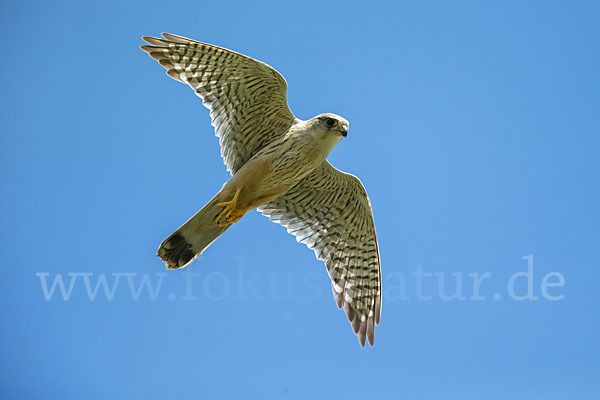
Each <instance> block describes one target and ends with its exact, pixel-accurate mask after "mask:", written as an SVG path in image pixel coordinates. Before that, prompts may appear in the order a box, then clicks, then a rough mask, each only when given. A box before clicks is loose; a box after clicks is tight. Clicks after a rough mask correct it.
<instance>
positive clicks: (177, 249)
mask: <svg viewBox="0 0 600 400" xmlns="http://www.w3.org/2000/svg"><path fill="white" fill-rule="evenodd" d="M157 255H158V257H160V259H161V260H163V261H164V262H165V264H166V266H167V268H168V269H177V268H183V267H185V266H186V265H188V264H189V263H190V262H192V261H193V260H194V258H196V253H195V252H194V250H193V249H192V245H191V244H189V243H188V242H187V241H186V240H185V238H184V237H183V236H182V235H181V234H179V233H174V234H172V235H171V236H169V237H168V238H166V239H165V241H164V242H162V244H161V245H160V247H159V248H158V253H157Z"/></svg>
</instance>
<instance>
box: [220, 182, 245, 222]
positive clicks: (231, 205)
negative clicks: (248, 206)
mask: <svg viewBox="0 0 600 400" xmlns="http://www.w3.org/2000/svg"><path fill="white" fill-rule="evenodd" d="M241 191H242V188H238V190H237V191H236V192H235V195H234V196H233V199H231V200H229V201H224V202H222V203H217V206H218V207H223V210H222V211H221V213H220V214H219V215H218V216H217V218H216V219H215V222H216V223H217V225H218V226H221V227H222V226H227V225H230V224H235V223H236V222H238V221H239V220H240V219H241V218H242V217H243V216H244V214H246V211H247V210H246V211H245V210H238V209H237V208H236V207H237V202H238V198H239V197H240V193H241Z"/></svg>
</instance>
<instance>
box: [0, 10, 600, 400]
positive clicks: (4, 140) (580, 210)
mask: <svg viewBox="0 0 600 400" xmlns="http://www.w3.org/2000/svg"><path fill="white" fill-rule="evenodd" d="M1 10H2V12H0V21H1V22H2V26H3V28H4V32H5V33H4V42H3V60H4V62H3V63H2V66H1V67H0V68H1V71H2V74H1V78H0V79H1V80H2V94H1V96H0V99H1V108H0V116H1V118H2V126H3V129H2V135H1V139H0V140H1V146H0V149H1V150H0V152H1V157H0V163H1V168H0V171H1V172H0V173H1V177H2V182H3V185H2V207H1V209H2V211H1V212H0V218H1V224H0V229H1V235H2V236H1V238H2V242H1V243H2V250H3V259H2V263H3V271H4V276H3V278H2V279H1V280H0V305H1V307H0V318H1V321H2V327H3V329H2V330H1V331H0V343H1V344H0V346H1V347H0V351H1V354H2V357H0V394H1V395H2V397H3V398H15V399H16V398H42V397H43V398H82V397H84V398H88V399H104V398H123V399H131V398H146V399H161V398H170V399H172V398H210V399H221V398H267V399H268V398H274V399H281V398H288V399H306V398H315V399H321V398H348V399H358V398H366V397H367V396H368V397H369V398H381V399H440V398H445V399H482V398H483V399H507V398H510V399H532V398H544V399H559V398H577V399H595V398H598V397H599V396H600V384H599V383H598V379H597V377H598V376H599V374H600V362H599V361H600V360H599V356H598V355H599V354H600V346H599V344H598V343H599V342H598V337H600V332H599V330H600V329H599V324H598V306H599V305H600V304H599V301H598V295H597V293H598V284H599V278H600V272H599V268H598V267H599V265H598V264H599V262H598V260H599V259H600V251H599V248H600V247H599V243H600V234H599V230H598V226H599V223H600V218H599V217H600V212H599V210H598V204H600V196H599V193H600V190H599V184H598V182H600V176H599V175H600V165H599V157H598V149H599V147H600V139H599V135H598V134H599V132H600V129H599V128H600V113H599V110H600V95H599V93H600V81H599V79H598V71H600V56H599V55H598V54H599V53H598V51H597V48H598V39H599V38H600V28H599V26H598V20H599V19H600V7H599V6H598V3H596V2H593V1H587V2H584V1H581V2H580V1H577V2H554V1H528V2H517V1H512V2H491V1H488V2H481V1H460V2H448V1H427V2H404V1H401V2H381V1H370V2H366V1H361V2H348V1H344V2H327V1H318V2H275V1H273V2H262V3H253V2H197V1H179V2H177V3H176V4H175V5H168V4H167V3H165V2H157V1H149V0H147V1H143V2H141V1H140V2H134V1H131V2H117V1H103V2H94V3H89V2H80V1H77V2H76V1H73V2H64V1H56V2H31V1H22V2H19V3H15V2H13V3H3V4H2V6H1ZM163 31H165V32H171V33H175V34H180V35H183V36H188V37H192V38H194V39H197V40H200V41H205V42H208V43H213V44H216V45H220V46H223V47H227V48H231V49H233V50H236V51H238V52H241V53H244V54H247V55H249V56H252V57H255V58H257V59H260V60H262V61H265V62H267V63H268V64H270V65H272V66H273V67H275V68H276V69H277V70H279V71H280V72H281V73H282V74H283V75H284V76H285V77H286V79H287V81H288V89H289V92H288V101H289V104H290V108H291V109H292V110H293V112H294V113H295V114H296V116H298V117H299V118H303V119H307V118H310V117H312V116H314V115H316V114H318V113H321V112H335V113H337V114H340V115H342V116H344V117H345V118H346V119H348V120H349V121H350V132H349V135H348V138H347V139H346V140H344V141H342V143H340V144H339V145H338V146H337V147H336V148H335V149H334V151H333V152H332V154H331V155H330V157H329V160H330V161H331V162H332V163H333V164H334V165H335V166H337V167H338V168H340V169H342V170H344V171H348V172H351V173H353V174H355V175H357V176H359V177H360V178H361V179H362V181H363V183H364V184H365V186H366V188H367V191H368V193H369V195H370V197H371V201H372V203H373V207H374V212H375V222H376V226H377V231H378V236H379V243H380V250H381V260H382V271H383V277H384V282H383V289H384V299H383V313H382V321H381V325H380V326H379V327H378V328H377V329H376V333H375V347H374V348H372V349H371V348H367V349H362V348H361V347H360V346H359V344H358V342H357V340H356V338H355V336H354V335H353V334H352V332H351V329H350V326H349V324H348V322H347V321H346V317H345V316H344V314H343V313H342V312H340V311H338V310H337V308H336V307H335V304H334V301H333V298H332V295H331V292H330V283H329V280H328V279H329V278H328V276H327V274H326V271H325V268H324V267H323V265H322V264H321V263H320V262H318V261H317V260H315V258H314V256H313V254H312V252H311V251H310V250H308V249H306V248H305V247H304V246H301V245H299V244H297V243H296V242H295V240H294V238H293V237H292V236H291V235H288V234H287V233H286V232H285V230H284V229H283V228H281V227H279V226H277V225H275V224H272V223H270V222H268V221H267V220H266V219H265V218H264V217H262V216H260V215H259V214H258V213H256V212H253V213H250V214H248V215H247V216H246V217H244V219H243V220H242V221H241V222H240V223H239V224H238V225H236V226H235V227H234V228H233V229H231V230H229V231H228V232H227V233H226V234H225V235H224V236H223V237H222V238H220V239H219V240H218V241H217V242H216V243H215V244H214V245H213V246H212V247H211V248H210V249H209V250H208V251H207V252H206V253H205V255H204V256H203V257H202V258H201V259H199V260H197V261H195V262H194V263H193V264H192V265H191V267H190V268H188V269H187V270H186V271H166V270H165V269H164V267H163V265H162V263H161V262H160V261H159V260H158V259H157V258H156V256H155V252H156V249H157V247H158V245H159V244H160V242H161V241H162V240H163V239H164V238H165V237H166V236H167V235H168V234H169V233H171V232H172V231H173V230H174V229H175V228H177V227H178V226H179V225H180V224H181V223H183V222H184V221H185V220H186V219H187V218H189V217H190V216H191V215H193V213H195V212H196V211H197V210H198V209H199V208H200V207H201V206H202V205H203V204H204V203H205V202H206V201H208V200H209V199H210V198H211V197H212V196H213V194H214V193H215V192H216V191H217V190H218V189H219V188H220V187H221V185H222V183H223V182H224V181H225V180H226V179H227V178H228V174H227V172H226V170H225V167H224V165H223V163H222V161H221V159H220V157H219V151H218V145H217V139H216V138H215V137H214V134H213V130H212V127H211V126H210V120H209V116H208V111H207V110H205V109H204V108H203V107H202V105H201V102H200V100H199V99H198V98H197V97H195V96H194V94H193V92H192V91H191V90H190V89H188V88H186V87H185V86H184V85H182V84H179V83H178V82H176V81H174V80H172V79H170V78H168V77H167V76H166V75H165V74H164V70H163V69H162V67H160V66H159V65H157V63H156V62H154V61H153V60H151V59H150V58H149V57H148V56H147V55H146V54H144V53H143V52H142V51H141V50H139V48H138V46H139V45H141V44H142V41H141V36H142V35H158V34H160V32H163ZM191 273H193V274H194V275H189V274H191ZM519 273H521V274H520V275H519ZM69 274H70V275H69ZM515 274H516V275H515ZM103 278H104V279H106V282H107V288H109V289H111V288H112V289H114V293H110V290H109V292H108V293H105V292H104V289H102V288H101V287H99V290H98V292H97V293H95V296H94V289H95V287H96V284H97V282H98V281H99V279H103ZM511 278H512V279H511ZM57 279H62V282H63V283H64V285H65V295H64V296H63V294H62V293H61V291H60V287H59V286H56V287H55V290H54V292H52V293H50V290H51V287H52V284H53V283H54V282H56V283H57V282H58V281H57ZM144 279H146V281H144ZM474 280H481V283H480V285H479V292H478V293H475V292H474V285H473V281H474ZM71 282H72V290H71V291H70V293H67V292H69V290H68V289H69V285H70V283H71ZM86 282H87V283H89V287H86ZM143 282H146V283H150V285H151V287H152V290H150V291H149V290H148V286H141V289H140V285H141V284H142V283H143ZM457 282H459V283H460V286H461V288H460V289H461V292H460V296H459V298H448V297H452V294H456V292H457V289H456V287H457ZM440 283H441V284H442V289H443V291H442V293H440ZM44 284H46V291H44ZM529 289H531V290H532V291H531V293H529V298H526V299H524V300H519V299H520V298H522V297H525V296H527V295H528V290H529ZM534 298H535V299H534Z"/></svg>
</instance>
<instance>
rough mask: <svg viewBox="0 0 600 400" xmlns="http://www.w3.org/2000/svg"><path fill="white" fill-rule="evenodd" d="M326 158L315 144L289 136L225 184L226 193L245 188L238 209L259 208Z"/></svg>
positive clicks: (248, 164)
mask: <svg viewBox="0 0 600 400" xmlns="http://www.w3.org/2000/svg"><path fill="white" fill-rule="evenodd" d="M324 160H325V157H324V156H323V155H322V154H321V151H315V146H314V145H313V144H312V143H310V142H308V141H306V140H298V139H295V138H289V139H288V140H287V141H286V142H285V143H278V144H277V145H274V146H273V147H272V148H271V149H265V151H264V152H260V153H259V154H257V155H256V156H255V157H253V158H252V159H251V160H250V161H248V162H247V163H246V164H245V165H244V166H243V167H242V168H240V170H239V171H237V172H236V173H235V175H234V176H233V177H232V178H231V179H230V180H229V181H228V182H227V183H226V184H225V186H224V187H223V189H222V192H223V194H224V196H225V197H229V196H232V195H233V194H234V193H235V192H236V191H237V189H238V188H240V187H241V188H242V190H241V192H240V195H239V200H238V208H240V209H253V208H257V207H259V206H261V205H263V204H265V203H268V202H269V201H271V200H274V199H276V198H277V197H279V196H281V195H282V194H284V193H285V192H286V191H288V190H289V189H290V188H291V187H293V186H294V185H296V184H297V183H298V182H300V181H301V180H302V179H303V178H304V177H305V176H306V175H308V174H309V173H310V172H312V171H313V170H314V169H315V168H316V167H317V166H318V165H319V164H320V163H321V162H323V161H324Z"/></svg>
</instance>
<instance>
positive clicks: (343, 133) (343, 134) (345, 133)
mask: <svg viewBox="0 0 600 400" xmlns="http://www.w3.org/2000/svg"><path fill="white" fill-rule="evenodd" d="M338 132H339V133H341V134H342V136H343V137H346V136H348V129H346V128H344V129H340V130H339V131H338Z"/></svg>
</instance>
